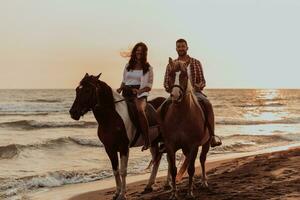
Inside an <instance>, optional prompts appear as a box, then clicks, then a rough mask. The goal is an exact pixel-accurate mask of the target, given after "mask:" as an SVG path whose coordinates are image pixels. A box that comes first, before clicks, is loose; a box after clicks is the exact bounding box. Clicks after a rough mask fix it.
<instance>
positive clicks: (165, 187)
mask: <svg viewBox="0 0 300 200" xmlns="http://www.w3.org/2000/svg"><path fill="white" fill-rule="evenodd" d="M171 189H172V187H171V186H170V185H164V190H165V191H167V190H171Z"/></svg>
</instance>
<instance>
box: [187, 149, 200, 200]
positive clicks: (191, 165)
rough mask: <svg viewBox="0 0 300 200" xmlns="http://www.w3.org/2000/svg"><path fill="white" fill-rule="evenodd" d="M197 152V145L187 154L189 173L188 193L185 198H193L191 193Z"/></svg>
mask: <svg viewBox="0 0 300 200" xmlns="http://www.w3.org/2000/svg"><path fill="white" fill-rule="evenodd" d="M197 153H198V147H196V148H194V149H192V151H191V152H190V154H189V155H188V156H189V159H188V160H189V166H188V174H189V186H188V194H187V199H194V195H193V178H194V174H195V160H196V157H197Z"/></svg>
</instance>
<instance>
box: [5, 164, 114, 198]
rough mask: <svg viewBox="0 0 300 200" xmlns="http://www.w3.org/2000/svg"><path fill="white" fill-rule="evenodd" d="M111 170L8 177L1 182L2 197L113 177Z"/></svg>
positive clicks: (57, 172) (56, 172)
mask: <svg viewBox="0 0 300 200" xmlns="http://www.w3.org/2000/svg"><path fill="white" fill-rule="evenodd" d="M112 175H113V174H112V171H111V170H98V169H92V170H88V171H64V170H61V171H55V172H49V173H47V174H44V175H37V176H30V177H23V178H17V179H8V180H5V181H1V183H0V199H1V197H2V198H9V197H12V196H15V195H17V194H18V193H21V192H24V191H28V190H34V189H38V188H44V187H58V186H62V185H67V184H74V183H86V182H91V181H96V180H102V179H105V178H109V177H111V176H112Z"/></svg>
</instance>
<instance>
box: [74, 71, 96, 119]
mask: <svg viewBox="0 0 300 200" xmlns="http://www.w3.org/2000/svg"><path fill="white" fill-rule="evenodd" d="M100 75H101V73H100V74H99V75H98V76H93V75H89V74H88V73H86V74H85V76H84V77H83V79H82V80H81V81H80V83H79V86H78V87H77V88H76V98H75V100H74V103H73V105H72V107H71V109H70V111H69V112H70V115H71V117H72V119H74V120H79V119H80V117H81V116H83V115H85V114H86V113H87V112H88V111H90V110H91V109H93V108H94V107H95V105H96V103H97V96H96V94H97V87H98V85H99V82H100V81H99V77H100Z"/></svg>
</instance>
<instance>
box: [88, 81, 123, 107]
mask: <svg viewBox="0 0 300 200" xmlns="http://www.w3.org/2000/svg"><path fill="white" fill-rule="evenodd" d="M86 83H87V84H89V85H91V86H92V87H94V88H95V94H96V105H95V106H94V108H95V107H96V106H98V107H100V105H101V104H100V99H99V96H98V91H99V90H100V88H99V84H98V83H99V82H97V83H96V84H94V83H92V82H90V81H86ZM125 100H126V99H125V98H123V99H120V100H117V101H114V104H117V103H119V102H122V101H125ZM101 106H102V107H103V106H105V105H101ZM94 108H92V109H94ZM89 110H90V109H89Z"/></svg>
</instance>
